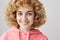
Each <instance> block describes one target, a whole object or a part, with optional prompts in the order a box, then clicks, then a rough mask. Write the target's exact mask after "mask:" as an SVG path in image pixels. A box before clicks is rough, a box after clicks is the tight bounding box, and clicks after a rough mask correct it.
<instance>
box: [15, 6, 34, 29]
mask: <svg viewBox="0 0 60 40" xmlns="http://www.w3.org/2000/svg"><path fill="white" fill-rule="evenodd" d="M16 19H17V23H18V24H19V25H20V28H23V29H24V28H25V29H26V28H30V27H31V26H32V24H33V22H34V10H33V7H31V6H27V7H20V8H19V9H18V10H17V13H16Z"/></svg>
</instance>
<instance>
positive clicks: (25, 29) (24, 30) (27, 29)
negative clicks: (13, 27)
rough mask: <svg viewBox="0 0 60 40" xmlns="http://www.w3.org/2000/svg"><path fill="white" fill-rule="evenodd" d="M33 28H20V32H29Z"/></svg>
mask: <svg viewBox="0 0 60 40" xmlns="http://www.w3.org/2000/svg"><path fill="white" fill-rule="evenodd" d="M32 29H33V27H28V28H21V27H20V30H21V31H23V32H26V31H29V30H32Z"/></svg>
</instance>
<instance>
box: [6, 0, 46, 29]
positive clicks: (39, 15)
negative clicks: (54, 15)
mask: <svg viewBox="0 0 60 40" xmlns="http://www.w3.org/2000/svg"><path fill="white" fill-rule="evenodd" d="M25 4H28V5H32V6H33V9H34V13H35V19H34V20H35V21H34V23H33V25H32V26H33V27H34V28H35V27H40V26H41V25H43V24H44V23H45V22H46V15H45V9H44V7H43V4H42V3H41V2H40V1H38V0H10V1H9V3H8V5H7V8H6V21H7V22H8V25H10V26H15V27H17V28H19V25H18V23H17V20H16V12H17V9H18V8H19V7H20V6H21V5H25Z"/></svg>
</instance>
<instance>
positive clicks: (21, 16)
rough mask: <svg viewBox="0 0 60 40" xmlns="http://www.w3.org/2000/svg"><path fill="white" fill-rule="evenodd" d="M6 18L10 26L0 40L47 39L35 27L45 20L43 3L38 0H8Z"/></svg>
mask: <svg viewBox="0 0 60 40" xmlns="http://www.w3.org/2000/svg"><path fill="white" fill-rule="evenodd" d="M6 18H7V22H8V24H9V25H10V26H11V28H10V29H9V30H8V31H6V32H4V34H3V35H2V36H1V37H0V40H48V39H47V37H46V36H45V35H44V34H43V33H42V32H40V31H39V30H38V29H35V28H36V27H40V26H41V25H43V24H44V23H45V22H46V20H45V18H46V16H45V11H44V8H43V5H42V4H41V2H39V1H38V0H10V1H9V4H8V6H7V9H6Z"/></svg>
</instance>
